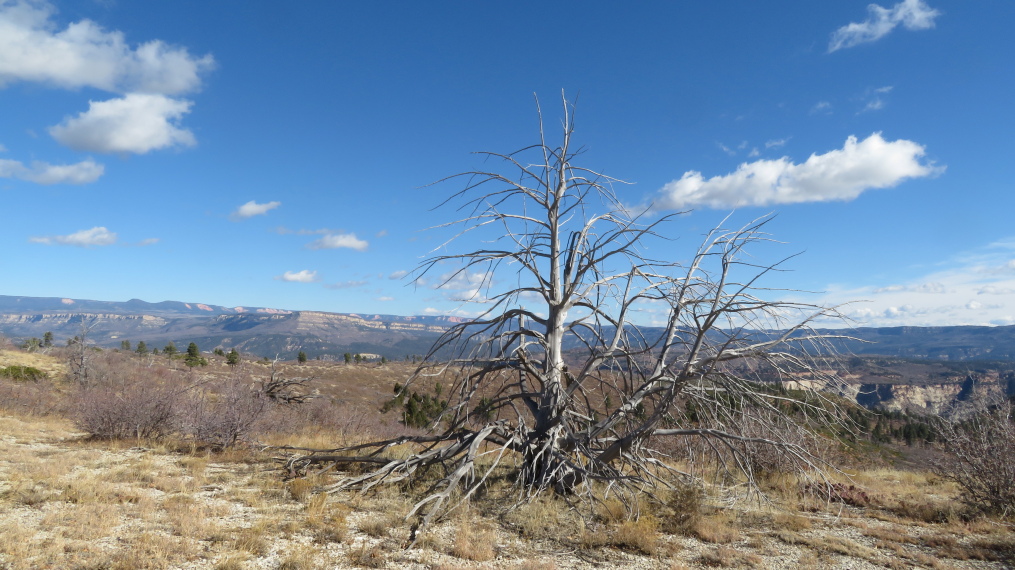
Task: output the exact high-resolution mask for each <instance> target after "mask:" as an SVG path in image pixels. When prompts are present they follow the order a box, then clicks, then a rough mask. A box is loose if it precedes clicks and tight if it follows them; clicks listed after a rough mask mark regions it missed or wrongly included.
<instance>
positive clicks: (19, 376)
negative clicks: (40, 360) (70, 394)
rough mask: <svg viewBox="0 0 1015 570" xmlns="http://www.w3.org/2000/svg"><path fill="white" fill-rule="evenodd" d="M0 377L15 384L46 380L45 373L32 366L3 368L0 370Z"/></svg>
mask: <svg viewBox="0 0 1015 570" xmlns="http://www.w3.org/2000/svg"><path fill="white" fill-rule="evenodd" d="M0 376H3V377H5V378H10V379H11V380H14V381H15V382H38V381H39V380H42V379H44V378H46V373H45V372H43V371H42V370H39V369H38V368H35V367H34V366H19V365H12V366H4V367H2V368H0Z"/></svg>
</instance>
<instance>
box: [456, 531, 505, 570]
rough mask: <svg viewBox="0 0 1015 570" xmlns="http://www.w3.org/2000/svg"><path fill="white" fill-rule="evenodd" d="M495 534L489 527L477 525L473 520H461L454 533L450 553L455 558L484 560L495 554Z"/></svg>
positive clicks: (491, 557) (490, 558)
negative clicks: (453, 541)
mask: <svg viewBox="0 0 1015 570" xmlns="http://www.w3.org/2000/svg"><path fill="white" fill-rule="evenodd" d="M496 540H497V536H496V534H494V532H493V531H492V530H491V529H489V528H482V527H478V526H477V524H476V522H475V521H468V522H464V521H463V522H461V523H459V525H458V530H457V532H456V533H455V543H454V545H453V546H452V547H451V555H452V556H454V557H456V558H462V559H465V560H472V561H475V562H486V561H487V560H492V559H493V557H494V556H496V555H497V551H496V546H497V543H496Z"/></svg>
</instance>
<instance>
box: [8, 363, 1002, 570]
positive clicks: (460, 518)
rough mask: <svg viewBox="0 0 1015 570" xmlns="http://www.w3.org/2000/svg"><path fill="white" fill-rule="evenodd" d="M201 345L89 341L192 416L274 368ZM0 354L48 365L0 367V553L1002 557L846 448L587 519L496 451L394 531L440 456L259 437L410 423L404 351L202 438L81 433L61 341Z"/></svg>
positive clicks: (933, 496) (964, 564)
mask: <svg viewBox="0 0 1015 570" xmlns="http://www.w3.org/2000/svg"><path fill="white" fill-rule="evenodd" d="M209 360H211V362H210V364H209V366H207V367H202V368H187V367H185V366H182V365H180V364H179V363H178V362H173V361H170V360H167V359H166V358H165V357H161V356H160V357H155V358H151V357H148V358H142V357H138V356H136V355H133V354H129V353H121V352H118V351H111V350H107V351H102V352H95V353H94V354H93V361H92V362H93V365H94V367H95V368H94V375H93V376H92V378H93V380H94V382H96V383H99V384H101V383H102V382H113V383H114V384H110V385H111V386H113V387H114V388H115V387H117V386H119V389H113V390H112V391H110V392H109V393H108V397H109V398H112V399H114V400H115V399H116V398H120V397H122V396H123V395H124V394H127V393H128V391H127V389H128V388H136V387H139V386H140V387H145V388H147V389H146V390H142V391H141V394H140V396H151V397H155V396H159V395H160V394H164V393H169V394H174V395H175V399H176V400H178V401H177V402H175V403H173V405H177V404H179V405H180V410H178V412H179V413H178V415H177V416H174V417H176V418H180V417H182V418H190V420H188V421H192V419H193V417H194V412H193V409H192V406H194V405H198V404H200V405H203V406H215V405H218V404H220V403H221V402H223V401H229V400H228V399H229V398H234V400H232V401H233V402H234V403H235V401H237V400H235V398H238V397H239V396H238V395H237V394H239V395H242V396H244V397H246V396H249V392H256V390H251V387H253V388H256V387H257V386H258V385H259V382H260V381H261V380H263V379H264V378H265V377H267V376H269V375H270V373H271V369H270V366H268V365H266V364H263V363H247V364H245V365H243V366H245V368H244V369H242V370H240V371H238V370H236V369H231V368H230V367H228V366H226V364H225V362H224V361H223V360H222V359H217V358H215V357H210V358H209ZM11 365H18V366H32V367H35V368H37V369H39V370H44V371H46V377H45V378H42V379H39V380H36V381H15V380H12V379H10V378H0V568H5V569H6V568H10V569H12V570H13V569H21V568H83V569H100V568H101V569H133V568H158V569H168V568H181V569H182V568H188V569H189V568H207V569H222V570H225V569H235V570H241V569H260V568H270V569H290V570H296V569H307V570H309V569H326V568H353V567H365V568H447V569H450V568H518V569H532V570H535V569H544V570H550V569H557V568H561V569H562V568H586V567H588V568H592V567H625V568H627V567H633V568H669V569H679V568H705V567H711V568H815V569H817V568H935V569H945V568H1004V567H1011V565H1012V564H1015V533H1013V531H1012V527H1011V526H1010V524H1009V523H1008V522H1007V520H1006V519H1005V518H1003V517H1002V516H1000V515H997V514H995V515H986V514H981V513H979V512H977V511H974V510H971V508H970V507H969V506H967V504H966V503H964V502H963V501H962V500H961V492H960V488H959V487H958V486H957V485H956V483H955V482H953V481H950V480H948V479H946V478H943V477H941V476H939V475H935V474H933V473H932V472H931V471H929V470H926V471H922V470H903V469H898V468H894V467H891V466H890V465H888V464H887V463H884V462H882V463H876V462H873V461H868V462H866V463H864V464H858V463H857V462H856V461H855V460H854V462H853V464H851V465H844V466H843V471H844V473H839V474H833V475H832V479H833V480H832V481H831V483H833V485H832V486H831V487H828V486H820V485H815V484H814V483H813V482H807V481H803V480H801V479H799V478H798V477H797V476H795V475H787V474H783V473H779V472H777V471H773V472H769V473H766V474H765V475H764V476H762V477H761V478H760V479H759V483H760V485H761V489H762V490H763V491H764V493H765V496H766V497H767V498H764V499H759V498H758V497H757V496H749V497H746V498H745V497H744V493H743V492H739V491H741V490H742V489H744V488H742V487H738V485H737V482H736V481H729V480H725V481H719V480H713V478H711V477H710V476H708V475H707V474H703V476H702V477H700V478H699V479H698V480H697V481H696V482H693V483H691V482H687V483H686V484H682V485H680V486H678V487H676V488H674V489H672V490H670V491H668V492H666V493H662V494H660V495H659V497H658V499H659V500H658V501H648V500H644V501H641V502H640V503H639V504H638V505H637V507H638V512H637V513H634V514H635V515H636V516H632V513H631V512H630V511H629V508H628V505H626V504H625V503H624V502H622V501H620V500H614V499H610V498H609V495H606V496H607V499H606V500H605V501H603V502H602V503H601V504H600V505H599V506H598V510H597V514H596V516H595V519H594V520H593V521H591V522H590V521H588V520H587V519H586V518H583V517H581V516H579V515H578V514H576V513H575V512H574V510H573V509H571V508H570V507H569V506H568V504H567V502H566V497H559V496H555V495H552V494H551V495H547V496H540V497H537V498H535V499H534V500H532V501H531V502H529V503H527V504H524V505H522V506H520V507H518V508H516V509H514V510H508V509H507V508H506V506H507V505H509V504H511V503H512V502H513V500H514V497H515V495H514V493H515V489H514V487H513V485H512V481H511V470H510V469H509V468H508V466H505V467H503V468H498V469H496V470H495V471H494V473H493V475H492V476H491V477H490V478H489V479H488V481H487V483H486V484H485V485H484V486H483V488H482V489H481V490H480V492H478V493H477V494H476V496H474V498H473V499H472V500H471V501H470V502H468V503H466V505H465V506H464V507H463V508H460V509H458V510H456V511H454V512H452V513H451V514H450V515H449V516H447V517H446V518H444V519H442V520H440V521H439V522H438V523H437V524H435V525H433V527H432V528H431V529H430V530H428V531H427V532H426V533H425V534H424V535H423V536H422V537H421V538H420V540H419V541H418V543H417V545H416V547H414V548H412V549H409V550H406V549H405V548H404V547H405V545H406V544H407V542H408V540H409V536H410V530H411V529H410V523H408V522H406V521H405V520H404V517H405V514H406V513H407V512H408V511H409V510H410V509H411V507H412V505H413V504H414V502H415V500H416V499H417V498H418V497H419V496H421V495H422V494H423V493H424V492H425V491H426V489H427V488H428V486H429V484H430V483H432V482H433V481H434V480H436V479H437V478H439V477H440V476H441V474H440V473H431V474H427V475H424V476H423V477H421V478H419V479H417V480H414V481H412V482H411V483H406V484H402V485H399V486H394V485H391V486H381V487H378V488H377V490H376V491H374V492H370V493H366V494H359V493H352V492H340V493H333V494H328V493H323V492H321V488H322V487H324V486H325V485H326V484H327V483H328V479H327V478H326V477H327V475H320V476H316V477H308V478H296V479H288V480H287V479H286V477H285V474H284V473H283V472H282V471H281V470H280V469H279V464H278V463H277V462H275V461H273V456H274V455H276V454H277V452H273V451H272V450H271V449H265V448H264V446H266V445H275V446H278V445H292V446H304V447H320V446H322V445H334V444H335V443H336V442H338V443H341V444H355V443H357V442H361V441H369V440H376V439H378V438H384V437H393V436H395V435H398V434H400V433H406V430H405V428H403V427H401V426H399V425H398V424H397V423H396V422H395V421H394V419H395V416H396V415H397V414H396V413H389V414H388V417H385V416H382V415H381V414H380V412H378V411H377V410H378V409H379V408H380V407H381V405H382V404H383V403H384V402H385V401H386V400H389V399H390V398H391V386H392V384H393V383H394V382H395V381H396V380H399V379H402V378H404V377H405V375H406V374H408V373H409V372H410V371H409V369H408V367H407V366H403V365H401V364H388V365H387V366H385V367H378V366H375V365H348V366H347V365H341V364H332V363H316V362H315V363H310V364H308V365H305V366H303V367H298V366H296V365H295V364H289V365H288V366H287V367H286V368H284V371H285V373H286V374H289V375H290V376H292V377H297V376H300V377H311V376H313V377H315V380H314V381H313V382H312V383H311V384H310V386H311V387H312V388H313V389H314V390H317V391H318V394H317V395H318V396H319V397H317V398H315V399H313V400H312V401H310V402H309V403H307V404H304V405H302V406H283V405H274V404H271V405H265V406H264V407H263V408H262V409H260V410H259V411H258V413H257V414H256V417H255V418H254V419H253V420H252V421H251V422H249V424H248V425H246V427H245V428H244V429H243V430H242V433H240V434H239V435H238V436H237V437H236V438H234V439H233V440H232V441H229V442H224V441H208V440H207V439H206V438H203V437H201V436H200V435H199V433H198V432H196V431H194V430H190V429H188V428H187V427H186V425H185V424H186V422H183V424H181V423H179V421H178V419H174V420H173V421H172V422H170V423H168V424H167V426H168V427H167V428H166V429H165V430H162V431H161V432H157V433H156V432H153V433H149V434H146V435H147V437H140V438H139V437H137V433H134V434H124V433H120V434H118V436H117V437H111V438H95V437H88V434H87V433H85V432H84V430H82V426H83V425H87V424H86V422H84V420H83V418H82V417H81V414H82V413H83V412H82V409H83V408H87V406H86V405H85V404H87V403H88V402H86V401H83V400H82V399H81V396H82V392H81V390H82V388H81V386H79V385H78V384H77V383H75V382H72V381H70V380H68V379H67V378H66V376H67V369H66V367H65V366H64V364H63V363H62V361H61V355H60V354H59V351H58V350H54V351H51V353H50V354H41V353H38V352H36V353H27V352H23V351H20V350H18V349H15V348H14V347H12V346H10V345H9V344H8V345H6V346H5V347H3V348H0V367H5V366H11ZM240 373H242V375H243V376H241V378H242V381H241V380H237V377H238V376H237V375H238V374H240ZM115 382H119V383H120V384H115ZM131 384H133V386H132V385H131ZM189 386H194V388H193V389H192V390H190V391H189V392H188V393H190V392H193V393H196V394H199V395H200V399H199V400H197V401H196V402H197V404H195V401H193V400H188V399H187V398H185V397H183V396H181V392H180V391H179V388H181V387H189ZM155 388H159V389H161V390H162V392H160V391H159V390H156V389H155ZM241 388H242V390H241ZM244 391H246V392H244ZM142 399H143V398H142ZM88 405H91V404H88ZM135 407H136V406H135ZM201 409H203V410H205V411H207V408H201ZM198 415H200V414H198ZM173 422H177V423H173ZM227 443H228V445H227ZM411 451H412V450H411V449H406V448H404V447H400V448H394V449H391V450H388V452H387V453H388V454H389V455H388V456H389V457H390V456H393V455H398V454H402V455H404V456H408V454H409V453H411ZM870 455H871V454H868V457H869V456H870ZM674 467H676V468H678V469H679V468H684V467H686V466H682V465H675V466H674ZM846 473H849V474H851V476H847V474H846ZM716 477H718V475H717V476H716ZM718 483H722V484H723V485H721V486H720V485H718ZM829 489H831V492H828V490H829ZM822 490H824V491H822Z"/></svg>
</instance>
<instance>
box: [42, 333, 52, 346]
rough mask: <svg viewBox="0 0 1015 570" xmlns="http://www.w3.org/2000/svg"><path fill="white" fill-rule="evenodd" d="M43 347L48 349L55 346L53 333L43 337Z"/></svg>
mask: <svg viewBox="0 0 1015 570" xmlns="http://www.w3.org/2000/svg"><path fill="white" fill-rule="evenodd" d="M42 346H44V347H46V348H49V347H51V346H53V333H51V332H47V333H46V334H44V335H42Z"/></svg>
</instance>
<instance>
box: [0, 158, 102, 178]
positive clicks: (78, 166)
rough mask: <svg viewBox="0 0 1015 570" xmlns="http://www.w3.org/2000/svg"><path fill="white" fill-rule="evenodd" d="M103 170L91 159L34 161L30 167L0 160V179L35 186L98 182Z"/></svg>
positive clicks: (15, 161) (17, 162) (12, 161)
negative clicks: (70, 162) (65, 162)
mask: <svg viewBox="0 0 1015 570" xmlns="http://www.w3.org/2000/svg"><path fill="white" fill-rule="evenodd" d="M105 168H106V167H105V166H103V165H101V164H98V163H96V162H95V161H93V160H92V159H88V160H83V161H81V162H77V163H74V164H49V163H47V162H40V161H34V162H32V166H31V167H27V166H25V165H24V164H22V163H21V162H19V161H17V160H6V159H0V178H17V179H19V180H27V181H29V182H35V183H36V184H89V183H91V182H95V181H96V180H98V179H99V177H100V176H102V173H103V172H105Z"/></svg>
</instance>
